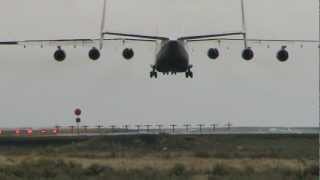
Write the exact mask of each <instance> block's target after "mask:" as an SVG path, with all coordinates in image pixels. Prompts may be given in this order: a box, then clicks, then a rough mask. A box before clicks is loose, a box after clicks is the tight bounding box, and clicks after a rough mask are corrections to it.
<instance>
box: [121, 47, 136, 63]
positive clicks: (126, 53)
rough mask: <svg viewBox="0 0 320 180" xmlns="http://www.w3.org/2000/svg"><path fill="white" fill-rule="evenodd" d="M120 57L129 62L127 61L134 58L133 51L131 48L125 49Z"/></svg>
mask: <svg viewBox="0 0 320 180" xmlns="http://www.w3.org/2000/svg"><path fill="white" fill-rule="evenodd" d="M122 56H123V58H125V59H126V60H129V59H131V58H133V56H134V51H133V50H132V49H131V48H126V49H124V50H123V52H122Z"/></svg>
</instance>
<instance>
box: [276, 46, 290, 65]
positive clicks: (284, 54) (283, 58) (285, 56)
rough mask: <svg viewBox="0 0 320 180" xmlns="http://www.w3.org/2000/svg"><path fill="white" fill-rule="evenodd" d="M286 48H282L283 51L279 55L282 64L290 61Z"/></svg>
mask: <svg viewBox="0 0 320 180" xmlns="http://www.w3.org/2000/svg"><path fill="white" fill-rule="evenodd" d="M286 48H287V47H286V46H282V47H281V49H280V50H279V51H278V53H277V59H278V60H279V61H280V62H285V61H287V60H288V59H289V52H288V51H287V50H286Z"/></svg>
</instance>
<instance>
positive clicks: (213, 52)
mask: <svg viewBox="0 0 320 180" xmlns="http://www.w3.org/2000/svg"><path fill="white" fill-rule="evenodd" d="M219 55H220V54H219V50H218V49H217V48H210V49H209V50H208V57H209V58H210V59H217V58H218V57H219Z"/></svg>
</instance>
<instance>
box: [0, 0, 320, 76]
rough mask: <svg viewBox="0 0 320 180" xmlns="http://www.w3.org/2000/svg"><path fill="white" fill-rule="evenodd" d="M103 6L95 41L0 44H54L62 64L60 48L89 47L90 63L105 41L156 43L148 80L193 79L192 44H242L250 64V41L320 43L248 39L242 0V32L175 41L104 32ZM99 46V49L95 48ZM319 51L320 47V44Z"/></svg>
mask: <svg viewBox="0 0 320 180" xmlns="http://www.w3.org/2000/svg"><path fill="white" fill-rule="evenodd" d="M106 5H107V0H104V2H103V10H102V13H103V14H102V21H101V31H100V38H98V39H59V40H24V41H6V42H0V45H23V46H24V47H26V46H27V45H28V44H34V43H36V44H40V46H41V47H43V46H44V45H46V44H49V45H52V44H54V45H57V50H56V51H55V53H54V55H53V56H54V59H55V60H56V61H58V62H62V61H64V60H65V59H66V52H65V51H64V50H63V49H62V46H69V45H72V46H74V47H77V46H78V45H80V46H82V45H89V46H90V45H91V46H92V48H91V49H90V50H89V53H88V56H89V58H90V59H91V60H94V61H95V60H98V59H99V58H100V55H101V54H100V50H102V49H103V44H104V42H105V41H122V42H123V43H125V42H126V41H144V42H151V43H156V45H157V46H158V48H157V49H158V51H157V53H156V55H155V63H154V64H153V65H151V72H150V78H155V79H156V78H157V77H158V72H160V73H162V74H164V75H168V74H170V73H171V74H173V75H175V74H177V73H185V77H186V78H193V72H192V67H193V65H192V64H191V63H190V57H189V52H188V50H187V48H186V47H187V45H188V44H189V43H192V42H197V41H215V42H219V43H220V42H222V41H243V45H244V49H243V51H242V54H241V56H242V58H243V59H244V60H247V61H250V60H252V59H253V58H254V56H255V53H254V51H253V49H252V48H251V47H250V46H248V43H249V42H250V43H251V42H252V43H254V42H259V43H261V42H283V43H290V42H299V43H320V41H316V40H276V39H248V38H247V28H246V17H245V6H244V5H245V4H244V0H241V17H242V30H240V31H233V32H224V33H216V34H206V35H196V36H184V37H179V38H176V39H170V38H168V37H162V36H151V35H141V34H130V33H119V32H110V31H104V30H105V18H106ZM106 35H108V36H117V38H105V36H106ZM230 36H240V37H241V38H226V37H230ZM119 37H121V38H119ZM96 44H99V48H97V47H96V46H95V45H96ZM286 48H287V46H285V45H283V46H281V48H280V50H279V51H278V52H277V54H276V58H277V59H278V60H279V61H280V62H285V61H287V60H288V59H289V52H288V50H287V49H286ZM319 48H320V45H319ZM219 55H220V53H219V49H218V48H210V49H209V50H208V51H207V56H208V57H209V58H210V59H217V58H218V57H219ZM122 56H123V58H124V59H126V60H130V59H132V58H133V57H134V50H133V49H132V48H125V49H124V50H123V52H122Z"/></svg>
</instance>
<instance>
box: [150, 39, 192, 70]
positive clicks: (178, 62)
mask: <svg viewBox="0 0 320 180" xmlns="http://www.w3.org/2000/svg"><path fill="white" fill-rule="evenodd" d="M154 68H155V70H156V71H158V72H162V73H182V72H187V71H190V68H191V66H190V64H189V54H188V52H187V50H186V48H185V45H184V42H183V41H178V40H169V41H164V42H163V43H162V46H161V48H160V50H159V52H158V54H157V55H156V62H155V65H154Z"/></svg>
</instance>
